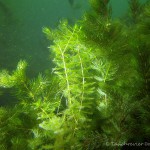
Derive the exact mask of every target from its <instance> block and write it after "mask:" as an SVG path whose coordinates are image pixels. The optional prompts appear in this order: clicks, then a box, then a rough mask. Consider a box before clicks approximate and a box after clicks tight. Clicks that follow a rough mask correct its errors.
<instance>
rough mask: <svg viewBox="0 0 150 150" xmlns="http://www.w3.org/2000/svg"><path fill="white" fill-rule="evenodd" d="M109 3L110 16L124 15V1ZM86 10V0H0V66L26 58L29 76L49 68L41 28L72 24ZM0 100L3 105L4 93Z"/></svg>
mask: <svg viewBox="0 0 150 150" xmlns="http://www.w3.org/2000/svg"><path fill="white" fill-rule="evenodd" d="M140 2H143V3H144V2H146V0H140ZM110 4H111V6H112V18H113V19H115V18H119V17H122V16H126V15H127V13H128V9H129V8H128V0H111V1H110ZM88 10H90V6H89V2H88V0H0V69H3V68H7V69H9V70H13V69H14V68H15V66H16V64H17V62H18V61H19V60H20V59H25V60H27V62H28V64H29V66H28V75H29V76H30V77H34V76H35V75H37V74H38V73H39V72H42V71H45V70H46V69H47V68H51V60H50V58H49V51H48V49H47V45H48V42H47V40H46V38H45V36H44V35H43V33H42V28H43V27H45V26H49V27H51V28H57V26H58V24H59V23H60V21H61V20H63V19H67V20H68V22H69V24H74V23H75V22H76V21H77V20H79V19H81V18H82V16H83V14H84V13H85V12H86V11H88ZM6 95H7V94H6ZM0 99H1V101H0V104H4V103H5V104H7V102H8V100H5V99H7V96H6V97H5V99H4V98H0ZM11 102H12V100H11ZM8 103H9V102H8Z"/></svg>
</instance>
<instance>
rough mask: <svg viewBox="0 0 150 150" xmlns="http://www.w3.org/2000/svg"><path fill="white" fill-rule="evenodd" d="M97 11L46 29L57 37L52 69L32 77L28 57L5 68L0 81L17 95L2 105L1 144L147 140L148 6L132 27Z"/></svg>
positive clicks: (66, 149)
mask: <svg viewBox="0 0 150 150" xmlns="http://www.w3.org/2000/svg"><path fill="white" fill-rule="evenodd" d="M93 2H96V3H99V2H100V1H96V0H95V1H93ZM103 2H106V1H103ZM107 2H108V1H107ZM103 4H105V5H106V7H105V8H108V7H107V6H108V3H103ZM99 6H101V5H99ZM96 10H97V9H96V8H95V9H93V11H94V12H93V13H91V14H87V15H85V17H84V19H83V20H81V21H80V22H78V23H76V24H75V25H74V26H70V25H68V23H67V21H62V22H61V23H60V25H59V26H58V28H57V29H55V30H51V29H49V28H47V27H44V28H43V32H44V33H45V35H46V37H47V38H48V40H50V41H51V42H53V43H52V44H51V45H50V47H49V49H50V53H51V58H52V59H53V63H54V64H53V65H54V67H53V69H52V72H51V73H50V74H44V75H43V74H39V75H38V77H37V78H35V79H29V78H28V77H27V75H26V67H27V63H26V62H25V61H24V60H21V61H20V62H19V63H18V65H17V68H16V70H15V71H13V72H12V73H9V72H8V71H6V70H2V71H1V72H0V87H1V88H9V89H12V93H13V95H14V96H16V97H17V99H18V101H19V102H18V104H16V106H15V107H14V108H4V107H1V108H0V143H1V145H0V149H2V150H5V149H6V150H7V149H9V150H10V149H12V150H13V149H14V150H16V149H24V150H28V149H29V150H31V149H34V150H35V149H37V150H50V149H54V150H77V149H83V150H96V149H97V150H99V149H102V150H103V149H108V150H109V149H111V150H112V149H121V146H119V147H117V146H114V145H113V144H115V143H116V144H119V143H120V144H122V143H126V142H144V141H148V140H149V137H150V135H149V133H150V132H149V131H150V128H149V127H150V126H149V124H150V122H149V118H148V117H149V113H150V112H149V110H150V109H149V106H150V105H149V93H148V91H149V75H150V73H149V64H150V62H149V55H148V52H149V46H150V45H149V41H148V39H149V34H148V33H149V24H150V20H149V15H150V12H149V10H150V5H147V6H145V8H143V11H142V12H141V13H140V16H139V18H138V19H137V20H138V21H137V22H136V23H135V24H134V25H133V24H132V25H131V26H126V25H125V24H122V23H121V22H120V21H112V20H111V18H110V15H106V13H105V15H104V14H102V15H101V14H99V12H97V11H96ZM106 10H108V9H106ZM106 10H105V11H104V12H106ZM103 15H104V17H102V16H103ZM106 16H108V17H106ZM131 33H132V34H131ZM137 35H138V36H137ZM137 137H138V138H137ZM122 146H123V144H122Z"/></svg>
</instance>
